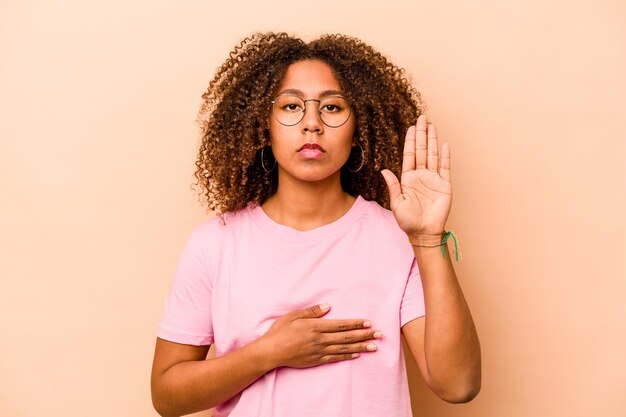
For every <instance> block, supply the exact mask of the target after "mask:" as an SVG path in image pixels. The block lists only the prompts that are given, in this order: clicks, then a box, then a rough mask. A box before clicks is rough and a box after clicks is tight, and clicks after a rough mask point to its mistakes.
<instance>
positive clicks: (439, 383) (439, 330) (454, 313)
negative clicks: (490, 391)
mask: <svg viewBox="0 0 626 417" xmlns="http://www.w3.org/2000/svg"><path fill="white" fill-rule="evenodd" d="M445 250H446V257H445V258H444V257H443V256H442V255H441V248H440V247H435V248H421V247H416V246H414V251H415V256H416V259H417V263H418V265H419V269H420V274H421V277H422V283H423V287H424V298H425V305H426V320H425V330H424V356H425V359H426V364H427V367H428V375H429V378H430V380H431V384H432V385H433V388H435V389H437V387H441V390H443V391H445V390H449V389H450V387H457V388H455V390H456V391H457V392H461V393H467V394H466V395H467V396H471V395H472V393H477V392H478V390H479V389H480V379H481V364H480V346H479V342H478V336H477V334H476V328H475V326H474V322H473V320H472V316H471V313H470V310H469V308H468V306H467V302H466V301H465V298H464V296H463V293H462V291H461V287H460V285H459V282H458V280H457V278H456V274H455V272H454V268H453V266H452V260H451V253H450V251H449V249H448V247H447V245H446V248H445ZM444 395H445V394H444ZM474 395H475V394H474ZM463 396H464V395H461V397H463Z"/></svg>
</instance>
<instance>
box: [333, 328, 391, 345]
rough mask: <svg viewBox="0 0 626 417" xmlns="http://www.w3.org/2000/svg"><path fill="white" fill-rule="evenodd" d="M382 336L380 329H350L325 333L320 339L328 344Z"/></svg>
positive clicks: (346, 342)
mask: <svg viewBox="0 0 626 417" xmlns="http://www.w3.org/2000/svg"><path fill="white" fill-rule="evenodd" d="M382 337H383V333H382V332H381V331H380V330H373V329H368V330H350V331H347V332H335V333H326V334H324V335H323V337H322V341H323V343H325V344H327V345H329V346H330V345H341V344H351V343H358V342H364V341H366V340H372V339H380V338H382Z"/></svg>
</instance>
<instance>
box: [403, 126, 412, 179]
mask: <svg viewBox="0 0 626 417" xmlns="http://www.w3.org/2000/svg"><path fill="white" fill-rule="evenodd" d="M412 169H415V126H411V127H409V129H408V130H407V131H406V137H405V138H404V152H403V153H402V172H407V171H411V170H412Z"/></svg>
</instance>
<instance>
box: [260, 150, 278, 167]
mask: <svg viewBox="0 0 626 417" xmlns="http://www.w3.org/2000/svg"><path fill="white" fill-rule="evenodd" d="M267 148H271V146H267ZM264 151H265V148H263V149H261V167H263V171H265V172H267V173H268V174H269V173H270V172H272V171H274V168H276V158H274V165H272V168H271V169H269V170H268V169H267V168H265V155H263V153H264Z"/></svg>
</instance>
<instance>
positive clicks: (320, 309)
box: [295, 304, 330, 319]
mask: <svg viewBox="0 0 626 417" xmlns="http://www.w3.org/2000/svg"><path fill="white" fill-rule="evenodd" d="M329 311H330V304H319V305H316V306H312V307H309V308H305V309H304V310H300V311H297V312H296V315H295V316H296V317H295V318H298V319H314V318H317V317H322V316H323V315H324V314H326V313H328V312H329Z"/></svg>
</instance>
